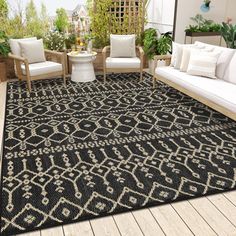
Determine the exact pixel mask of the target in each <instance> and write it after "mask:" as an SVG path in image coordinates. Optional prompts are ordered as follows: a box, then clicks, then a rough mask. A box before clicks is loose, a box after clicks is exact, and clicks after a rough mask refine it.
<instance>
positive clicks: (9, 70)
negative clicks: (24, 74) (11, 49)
mask: <svg viewBox="0 0 236 236" xmlns="http://www.w3.org/2000/svg"><path fill="white" fill-rule="evenodd" d="M0 62H4V63H5V68H6V74H7V79H14V78H16V75H15V69H14V61H13V60H12V59H9V58H8V57H3V56H0Z"/></svg>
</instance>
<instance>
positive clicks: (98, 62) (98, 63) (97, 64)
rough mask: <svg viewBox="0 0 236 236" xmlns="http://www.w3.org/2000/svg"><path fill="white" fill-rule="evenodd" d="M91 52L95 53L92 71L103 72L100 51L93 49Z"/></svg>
mask: <svg viewBox="0 0 236 236" xmlns="http://www.w3.org/2000/svg"><path fill="white" fill-rule="evenodd" d="M93 51H94V52H96V53H97V57H96V59H95V61H94V62H93V65H94V70H95V71H96V72H102V71H103V58H102V49H93Z"/></svg>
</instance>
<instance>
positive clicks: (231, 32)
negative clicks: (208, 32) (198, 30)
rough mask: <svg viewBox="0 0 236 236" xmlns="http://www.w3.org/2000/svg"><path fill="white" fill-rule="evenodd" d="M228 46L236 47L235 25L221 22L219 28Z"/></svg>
mask: <svg viewBox="0 0 236 236" xmlns="http://www.w3.org/2000/svg"><path fill="white" fill-rule="evenodd" d="M220 32H221V35H222V37H223V38H224V40H225V42H226V44H227V47H228V48H236V25H232V24H227V23H225V22H223V23H222V26H221V29H220Z"/></svg>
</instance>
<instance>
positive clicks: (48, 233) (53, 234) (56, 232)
mask: <svg viewBox="0 0 236 236" xmlns="http://www.w3.org/2000/svg"><path fill="white" fill-rule="evenodd" d="M41 236H64V233H63V228H62V226H59V227H54V228H49V229H44V230H41Z"/></svg>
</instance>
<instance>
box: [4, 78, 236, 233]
mask: <svg viewBox="0 0 236 236" xmlns="http://www.w3.org/2000/svg"><path fill="white" fill-rule="evenodd" d="M144 77H145V80H144V81H143V82H139V74H124V75H113V76H110V79H109V80H108V82H107V83H106V84H104V83H103V81H102V77H98V80H97V81H95V82H90V83H84V84H76V83H73V82H68V85H67V87H65V86H64V85H63V82H62V80H61V79H54V80H46V81H36V82H34V83H33V92H32V93H31V94H30V93H27V90H26V85H25V84H24V83H22V84H19V83H18V82H11V83H9V84H8V91H7V107H6V120H5V131H4V150H3V151H4V152H3V160H2V186H1V199H0V201H1V234H2V235H11V234H17V233H23V232H27V231H31V230H38V229H42V228H47V227H51V226H56V225H62V224H67V223H72V222H76V221H80V220H85V219H91V218H94V217H99V216H105V215H109V214H115V213H119V212H125V211H129V210H134V209H140V208H143V207H147V206H155V205H159V204H163V203H169V202H172V201H177V200H183V199H190V198H193V197H199V196H203V195H208V194H213V193H218V192H223V191H227V190H231V189H235V184H236V148H235V147H236V122H234V121H232V120H230V119H229V118H227V117H225V116H224V115H222V114H220V113H218V112H216V111H214V110H212V109H210V108H208V107H206V106H205V105H203V104H201V103H199V102H197V101H196V100H193V99H192V98H190V97H188V96H186V95H183V94H182V93H180V92H178V91H177V90H175V89H173V88H171V87H169V86H167V85H165V84H158V87H157V88H156V89H153V88H152V84H151V78H150V76H149V75H148V74H145V75H144Z"/></svg>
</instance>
